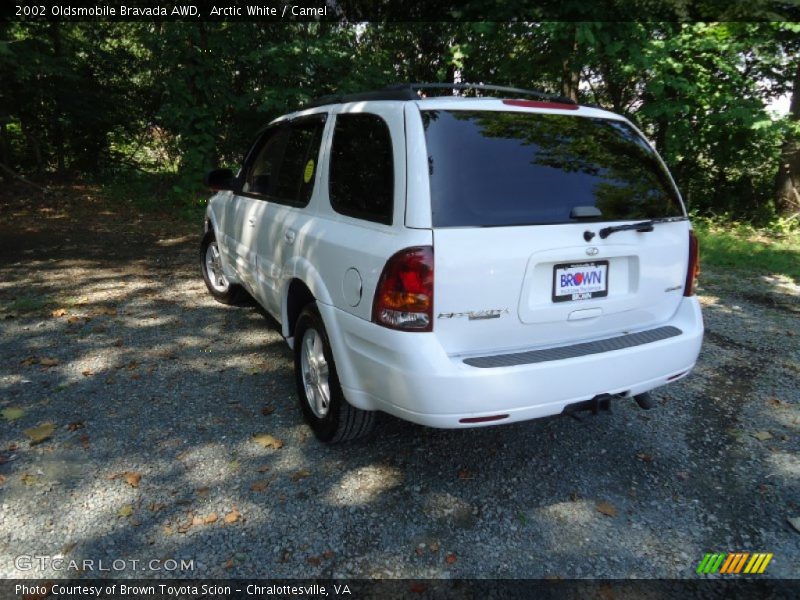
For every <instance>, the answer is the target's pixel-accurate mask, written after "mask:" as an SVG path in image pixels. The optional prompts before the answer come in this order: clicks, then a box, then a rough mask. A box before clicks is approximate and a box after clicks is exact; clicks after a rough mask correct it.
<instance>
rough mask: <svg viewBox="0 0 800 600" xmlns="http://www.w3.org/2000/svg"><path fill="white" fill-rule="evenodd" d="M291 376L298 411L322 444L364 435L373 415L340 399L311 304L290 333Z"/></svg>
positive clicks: (336, 378)
mask: <svg viewBox="0 0 800 600" xmlns="http://www.w3.org/2000/svg"><path fill="white" fill-rule="evenodd" d="M294 340H295V341H294V373H295V380H296V383H297V396H298V398H299V401H300V410H302V412H303V417H304V418H305V420H306V423H308V425H309V426H310V427H311V429H312V430H313V431H314V434H315V435H316V436H317V438H318V439H320V440H321V441H323V442H328V443H336V442H344V441H348V440H354V439H356V438H359V437H362V436H364V435H367V434H368V433H369V432H370V431H371V430H372V428H373V426H374V424H375V413H374V412H372V411H366V410H360V409H358V408H355V407H354V406H352V405H351V404H350V403H349V402H347V400H346V399H345V397H344V394H343V393H342V387H341V385H340V384H339V376H338V374H337V373H336V364H335V363H334V361H333V352H331V345H330V342H329V340H328V333H327V331H326V330H325V325H324V323H323V322H322V317H321V316H320V314H319V311H318V310H317V307H316V306H315V305H314V304H309V305H308V306H306V307H305V308H304V309H303V311H302V312H301V313H300V317H298V319H297V324H296V326H295V329H294Z"/></svg>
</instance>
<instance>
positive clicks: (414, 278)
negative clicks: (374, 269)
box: [372, 246, 433, 331]
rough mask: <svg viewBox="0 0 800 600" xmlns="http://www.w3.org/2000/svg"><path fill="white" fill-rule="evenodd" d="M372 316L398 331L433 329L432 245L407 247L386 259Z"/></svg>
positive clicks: (374, 320) (380, 323) (374, 319)
mask: <svg viewBox="0 0 800 600" xmlns="http://www.w3.org/2000/svg"><path fill="white" fill-rule="evenodd" d="M372 320H373V322H375V323H378V324H379V325H383V326H384V327H388V328H390V329H399V330H401V331H432V330H433V248H431V247H430V246H417V247H414V248H406V249H405V250H401V251H400V252H398V253H396V254H395V255H394V256H392V257H391V258H390V259H389V260H388V261H387V262H386V266H385V267H383V273H381V277H380V279H379V280H378V287H377V289H376V290H375V301H374V302H373V304H372Z"/></svg>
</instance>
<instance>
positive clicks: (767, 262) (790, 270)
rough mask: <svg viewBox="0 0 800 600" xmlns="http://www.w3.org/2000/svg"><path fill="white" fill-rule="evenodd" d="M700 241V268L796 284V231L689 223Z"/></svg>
mask: <svg viewBox="0 0 800 600" xmlns="http://www.w3.org/2000/svg"><path fill="white" fill-rule="evenodd" d="M693 224H694V229H695V232H696V233H697V237H698V239H699V240H700V264H701V266H702V265H704V264H706V265H709V266H711V267H722V268H725V269H737V270H742V271H749V272H751V273H755V274H758V275H766V274H780V275H786V276H788V277H791V278H792V279H793V280H794V281H795V282H800V230H799V229H791V228H789V227H787V226H786V225H785V224H778V225H775V226H773V227H766V228H756V227H753V226H752V225H747V224H743V223H725V222H722V221H718V220H711V219H703V218H697V217H695V218H694V219H693Z"/></svg>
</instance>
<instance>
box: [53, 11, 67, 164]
mask: <svg viewBox="0 0 800 600" xmlns="http://www.w3.org/2000/svg"><path fill="white" fill-rule="evenodd" d="M50 40H51V41H52V43H53V57H54V58H55V64H56V65H57V66H58V67H61V57H62V49H61V24H60V23H51V24H50ZM60 79H61V77H60V75H58V76H55V77H53V81H51V82H50V84H51V89H55V91H56V98H55V100H56V102H55V104H56V108H55V114H54V115H53V121H52V125H53V145H54V146H55V151H56V172H57V173H58V176H59V177H63V176H64V172H65V171H66V157H65V148H64V140H65V137H66V136H65V135H64V127H63V125H62V123H61V102H60V98H58V95H59V93H60V91H61V86H62V85H63V84H62V83H61V81H60Z"/></svg>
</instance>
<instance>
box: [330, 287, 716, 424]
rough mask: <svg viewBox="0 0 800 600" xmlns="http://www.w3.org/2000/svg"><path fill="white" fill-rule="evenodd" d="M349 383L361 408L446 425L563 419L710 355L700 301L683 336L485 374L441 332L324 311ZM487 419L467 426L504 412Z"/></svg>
mask: <svg viewBox="0 0 800 600" xmlns="http://www.w3.org/2000/svg"><path fill="white" fill-rule="evenodd" d="M320 310H321V312H322V316H323V318H324V320H325V323H326V325H327V326H328V330H329V331H328V333H329V335H330V338H331V343H332V345H333V351H334V357H335V359H336V363H337V367H338V371H339V377H340V380H341V383H342V388H343V390H344V393H345V396H346V397H347V399H348V400H349V401H350V403H351V404H353V405H354V406H357V407H359V408H362V409H365V410H382V411H385V412H388V413H390V414H393V415H395V416H397V417H399V418H401V419H405V420H407V421H413V422H415V423H419V424H422V425H428V426H431V427H441V428H461V427H475V426H481V425H497V424H502V423H511V422H515V421H524V420H527V419H536V418H540V417H545V416H549V415H555V414H559V413H561V412H562V411H563V410H564V407H566V406H567V405H569V404H573V403H575V402H581V401H583V400H589V399H591V398H593V397H595V396H597V395H599V394H613V395H616V394H626V395H629V396H632V395H636V394H641V393H643V392H646V391H648V390H651V389H653V388H656V387H659V386H661V385H664V384H666V383H669V382H670V381H671V380H675V379H678V378H680V377H682V376H683V375H685V374H686V373H688V372H689V371H690V370H691V369H692V367H693V366H694V364H695V362H696V361H697V356H698V354H699V352H700V345H701V343H702V339H703V320H702V315H701V313H700V305H699V303H698V301H697V298H695V297H691V298H684V299H683V300H682V301H681V304H680V307H679V309H678V311H677V312H676V313H675V315H674V317H673V318H672V319H671V320H670V321H669V322H668V323H664V324H662V326H672V327H677V328H678V329H680V330H681V332H682V333H681V334H680V335H675V336H673V337H669V338H667V339H663V340H659V341H655V342H652V343H646V344H642V345H637V346H634V347H630V348H623V349H620V350H614V351H610V352H603V353H598V354H590V355H587V356H579V357H572V358H568V359H562V360H549V361H546V362H537V363H534V364H522V365H515V366H500V367H494V368H479V367H474V366H470V365H467V364H465V363H464V361H463V357H450V356H448V355H447V354H446V353H445V352H444V350H443V349H442V347H441V345H440V344H439V342H438V340H437V338H436V336H435V334H433V333H403V332H398V331H393V330H390V329H386V328H383V327H379V326H377V325H375V324H373V323H369V322H367V321H364V320H363V319H359V318H357V317H353V316H352V315H350V314H348V313H345V312H343V311H340V310H338V309H335V308H333V307H331V306H326V305H321V306H320ZM501 414H502V415H508V416H507V417H505V418H503V419H500V420H496V421H491V422H487V423H463V422H461V421H462V419H475V418H481V417H490V416H494V415H501Z"/></svg>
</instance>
